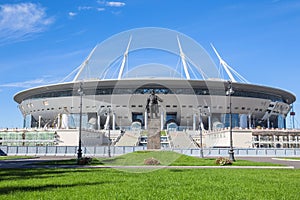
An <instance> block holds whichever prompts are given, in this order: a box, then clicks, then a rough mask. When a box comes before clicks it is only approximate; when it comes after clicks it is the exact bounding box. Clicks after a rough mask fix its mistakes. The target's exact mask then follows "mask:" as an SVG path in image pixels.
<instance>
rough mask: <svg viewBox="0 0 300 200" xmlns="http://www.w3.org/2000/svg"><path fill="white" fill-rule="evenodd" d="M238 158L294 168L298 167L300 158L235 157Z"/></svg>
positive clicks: (299, 167) (299, 166)
mask: <svg viewBox="0 0 300 200" xmlns="http://www.w3.org/2000/svg"><path fill="white" fill-rule="evenodd" d="M236 159H240V160H250V161H255V162H269V163H274V164H281V165H286V166H293V167H294V168H295V169H300V160H291V159H280V158H274V157H237V158H236Z"/></svg>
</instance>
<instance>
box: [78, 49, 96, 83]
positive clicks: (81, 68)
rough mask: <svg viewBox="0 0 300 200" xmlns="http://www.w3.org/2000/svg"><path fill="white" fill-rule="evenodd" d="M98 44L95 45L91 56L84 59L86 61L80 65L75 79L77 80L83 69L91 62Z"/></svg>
mask: <svg viewBox="0 0 300 200" xmlns="http://www.w3.org/2000/svg"><path fill="white" fill-rule="evenodd" d="M96 48H97V45H96V46H95V47H94V49H93V50H92V52H91V53H90V54H89V56H88V57H87V58H86V59H85V60H84V62H83V63H82V64H81V65H80V66H79V68H80V69H79V71H78V73H77V74H76V76H75V78H74V80H73V81H77V80H78V77H79V76H80V74H81V72H82V71H83V69H84V68H85V67H86V65H87V64H88V63H89V60H90V59H91V57H92V55H93V54H94V51H95V50H96Z"/></svg>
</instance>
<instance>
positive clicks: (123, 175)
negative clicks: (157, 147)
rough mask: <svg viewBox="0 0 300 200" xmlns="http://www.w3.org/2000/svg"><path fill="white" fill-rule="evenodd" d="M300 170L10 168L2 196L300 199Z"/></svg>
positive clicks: (1, 174) (3, 176)
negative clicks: (129, 170)
mask: <svg viewBox="0 0 300 200" xmlns="http://www.w3.org/2000/svg"><path fill="white" fill-rule="evenodd" d="M299 179H300V171H299V170H286V169H285V170H278V169H276V170H271V169H224V168H219V169H188V170H187V169H162V170H156V171H152V172H149V173H138V174H136V173H127V172H123V171H118V170H116V169H22V170H18V169H7V170H1V171H0V199H28V200H30V199H298V198H299V195H300V192H299V187H300V182H299Z"/></svg>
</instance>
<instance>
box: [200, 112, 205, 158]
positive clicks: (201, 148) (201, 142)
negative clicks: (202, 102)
mask: <svg viewBox="0 0 300 200" xmlns="http://www.w3.org/2000/svg"><path fill="white" fill-rule="evenodd" d="M199 115H200V116H199V117H200V118H199V119H200V122H199V132H200V157H201V158H203V157H204V156H203V141H202V125H203V123H202V113H201V109H200V112H199Z"/></svg>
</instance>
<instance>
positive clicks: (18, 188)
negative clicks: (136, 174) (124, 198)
mask: <svg viewBox="0 0 300 200" xmlns="http://www.w3.org/2000/svg"><path fill="white" fill-rule="evenodd" d="M102 184H116V182H113V181H99V182H92V183H73V184H63V185H61V184H46V185H40V186H36V185H35V186H14V187H2V188H1V190H0V195H6V194H10V193H12V192H32V191H39V192H41V191H46V190H52V189H57V188H69V187H77V186H80V187H82V186H83V185H84V186H93V185H102Z"/></svg>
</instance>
